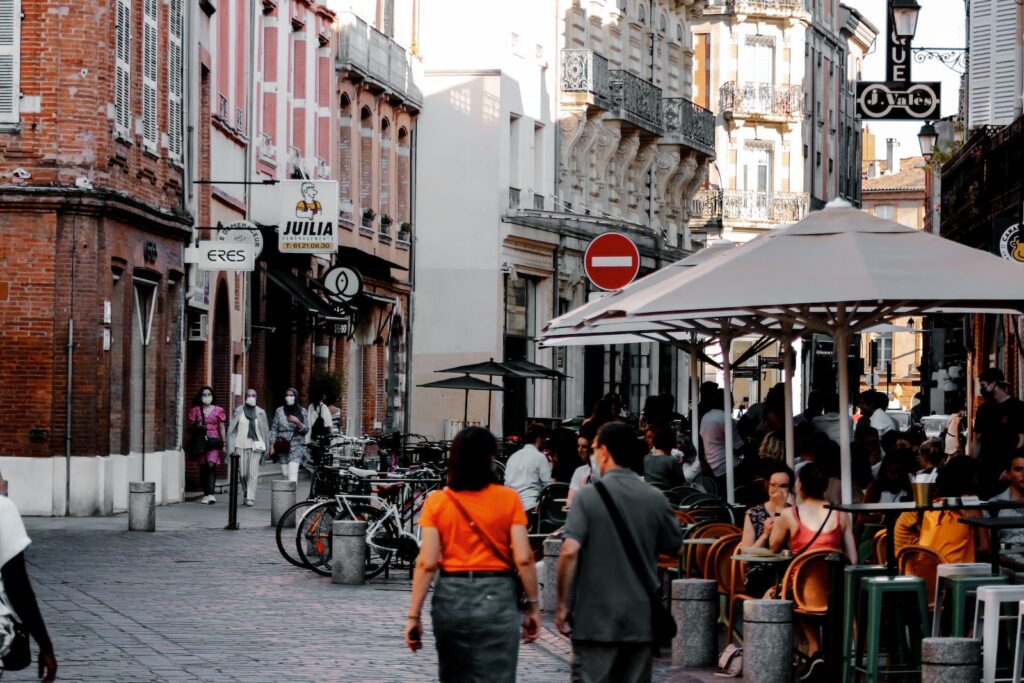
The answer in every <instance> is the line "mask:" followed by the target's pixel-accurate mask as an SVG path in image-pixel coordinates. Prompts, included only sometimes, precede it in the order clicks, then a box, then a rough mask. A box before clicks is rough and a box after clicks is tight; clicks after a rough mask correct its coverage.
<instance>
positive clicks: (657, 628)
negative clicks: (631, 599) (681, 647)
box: [593, 481, 676, 643]
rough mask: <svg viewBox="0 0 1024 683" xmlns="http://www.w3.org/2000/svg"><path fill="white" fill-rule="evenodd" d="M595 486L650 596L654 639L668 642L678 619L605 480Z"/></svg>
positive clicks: (674, 634)
mask: <svg viewBox="0 0 1024 683" xmlns="http://www.w3.org/2000/svg"><path fill="white" fill-rule="evenodd" d="M593 486H594V488H596V489H597V492H598V493H599V494H600V495H601V500H602V501H604V506H605V507H606V508H608V515H609V516H610V517H611V518H612V524H614V525H615V532H616V533H617V534H618V535H619V542H620V543H622V547H623V548H624V549H625V551H626V557H628V558H629V562H630V564H632V565H633V571H634V572H636V575H637V578H639V579H640V583H641V584H642V585H643V587H644V590H645V591H647V596H648V597H649V598H650V601H651V636H652V640H653V642H655V643H667V642H668V641H670V640H672V639H673V638H675V637H676V620H675V619H674V618H673V617H672V613H671V612H669V611H668V608H667V607H665V603H664V602H662V600H661V596H660V594H659V591H658V587H657V586H655V585H654V580H653V579H651V575H650V572H648V571H647V567H645V566H644V562H643V559H641V557H642V556H641V554H640V549H639V548H638V547H637V545H636V539H634V538H633V535H632V534H630V533H629V529H627V528H626V523H625V521H623V519H622V515H621V514H620V513H619V508H618V507H617V506H616V505H615V501H614V500H612V497H611V494H610V493H608V489H607V488H606V487H605V485H604V482H601V481H595V482H593Z"/></svg>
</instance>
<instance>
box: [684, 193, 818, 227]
mask: <svg viewBox="0 0 1024 683" xmlns="http://www.w3.org/2000/svg"><path fill="white" fill-rule="evenodd" d="M809 204H810V196H809V195H808V194H807V193H806V192H757V191H754V190H725V191H722V190H720V189H719V188H717V187H707V188H701V189H699V190H697V192H696V193H695V194H694V197H693V200H692V203H691V208H690V217H691V219H693V220H694V221H695V222H698V223H699V222H703V223H708V222H712V221H717V220H721V221H723V222H739V223H769V224H771V225H776V224H778V223H793V222H795V221H798V220H800V219H801V218H803V217H804V216H806V215H807V210H808V206H809Z"/></svg>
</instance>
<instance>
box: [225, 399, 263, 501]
mask: <svg viewBox="0 0 1024 683" xmlns="http://www.w3.org/2000/svg"><path fill="white" fill-rule="evenodd" d="M228 436H229V437H230V441H231V449H232V452H233V453H237V454H238V455H239V456H240V462H239V468H238V474H239V479H240V483H241V485H242V491H243V493H244V495H245V505H246V507H252V506H253V505H255V504H256V488H257V486H258V485H259V482H260V463H261V462H262V461H263V454H264V453H266V451H267V444H268V443H269V439H270V428H269V427H268V426H267V411H265V410H263V408H260V407H259V406H257V405H256V390H255V389H249V390H248V391H246V392H245V404H244V405H241V406H239V407H238V409H237V410H235V414H234V415H233V416H232V417H231V426H230V427H228Z"/></svg>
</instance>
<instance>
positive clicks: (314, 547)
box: [295, 500, 338, 576]
mask: <svg viewBox="0 0 1024 683" xmlns="http://www.w3.org/2000/svg"><path fill="white" fill-rule="evenodd" d="M337 517H338V504H337V503H336V502H335V501H333V500H329V501H327V502H325V503H320V504H318V505H314V506H313V507H312V508H310V509H309V511H308V512H306V514H305V516H303V517H302V519H301V520H299V523H298V524H296V527H297V528H296V531H295V550H296V552H297V554H298V556H299V558H300V559H301V560H302V566H304V567H306V568H308V569H312V570H313V571H315V572H316V573H317V574H320V575H322V576H330V575H331V534H332V533H333V527H334V520H335V519H336V518H337Z"/></svg>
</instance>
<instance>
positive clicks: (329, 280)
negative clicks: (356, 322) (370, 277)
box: [323, 266, 363, 303]
mask: <svg viewBox="0 0 1024 683" xmlns="http://www.w3.org/2000/svg"><path fill="white" fill-rule="evenodd" d="M323 285H324V288H325V289H326V290H327V291H328V296H329V297H330V298H331V299H333V300H334V301H337V302H340V303H344V302H346V301H349V300H350V299H352V298H353V297H354V296H355V295H357V294H359V292H361V291H363V278H362V276H361V275H360V274H359V271H358V270H356V269H355V268H346V267H344V266H335V267H334V268H331V269H330V270H329V271H327V272H326V273H325V274H324V279H323Z"/></svg>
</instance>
